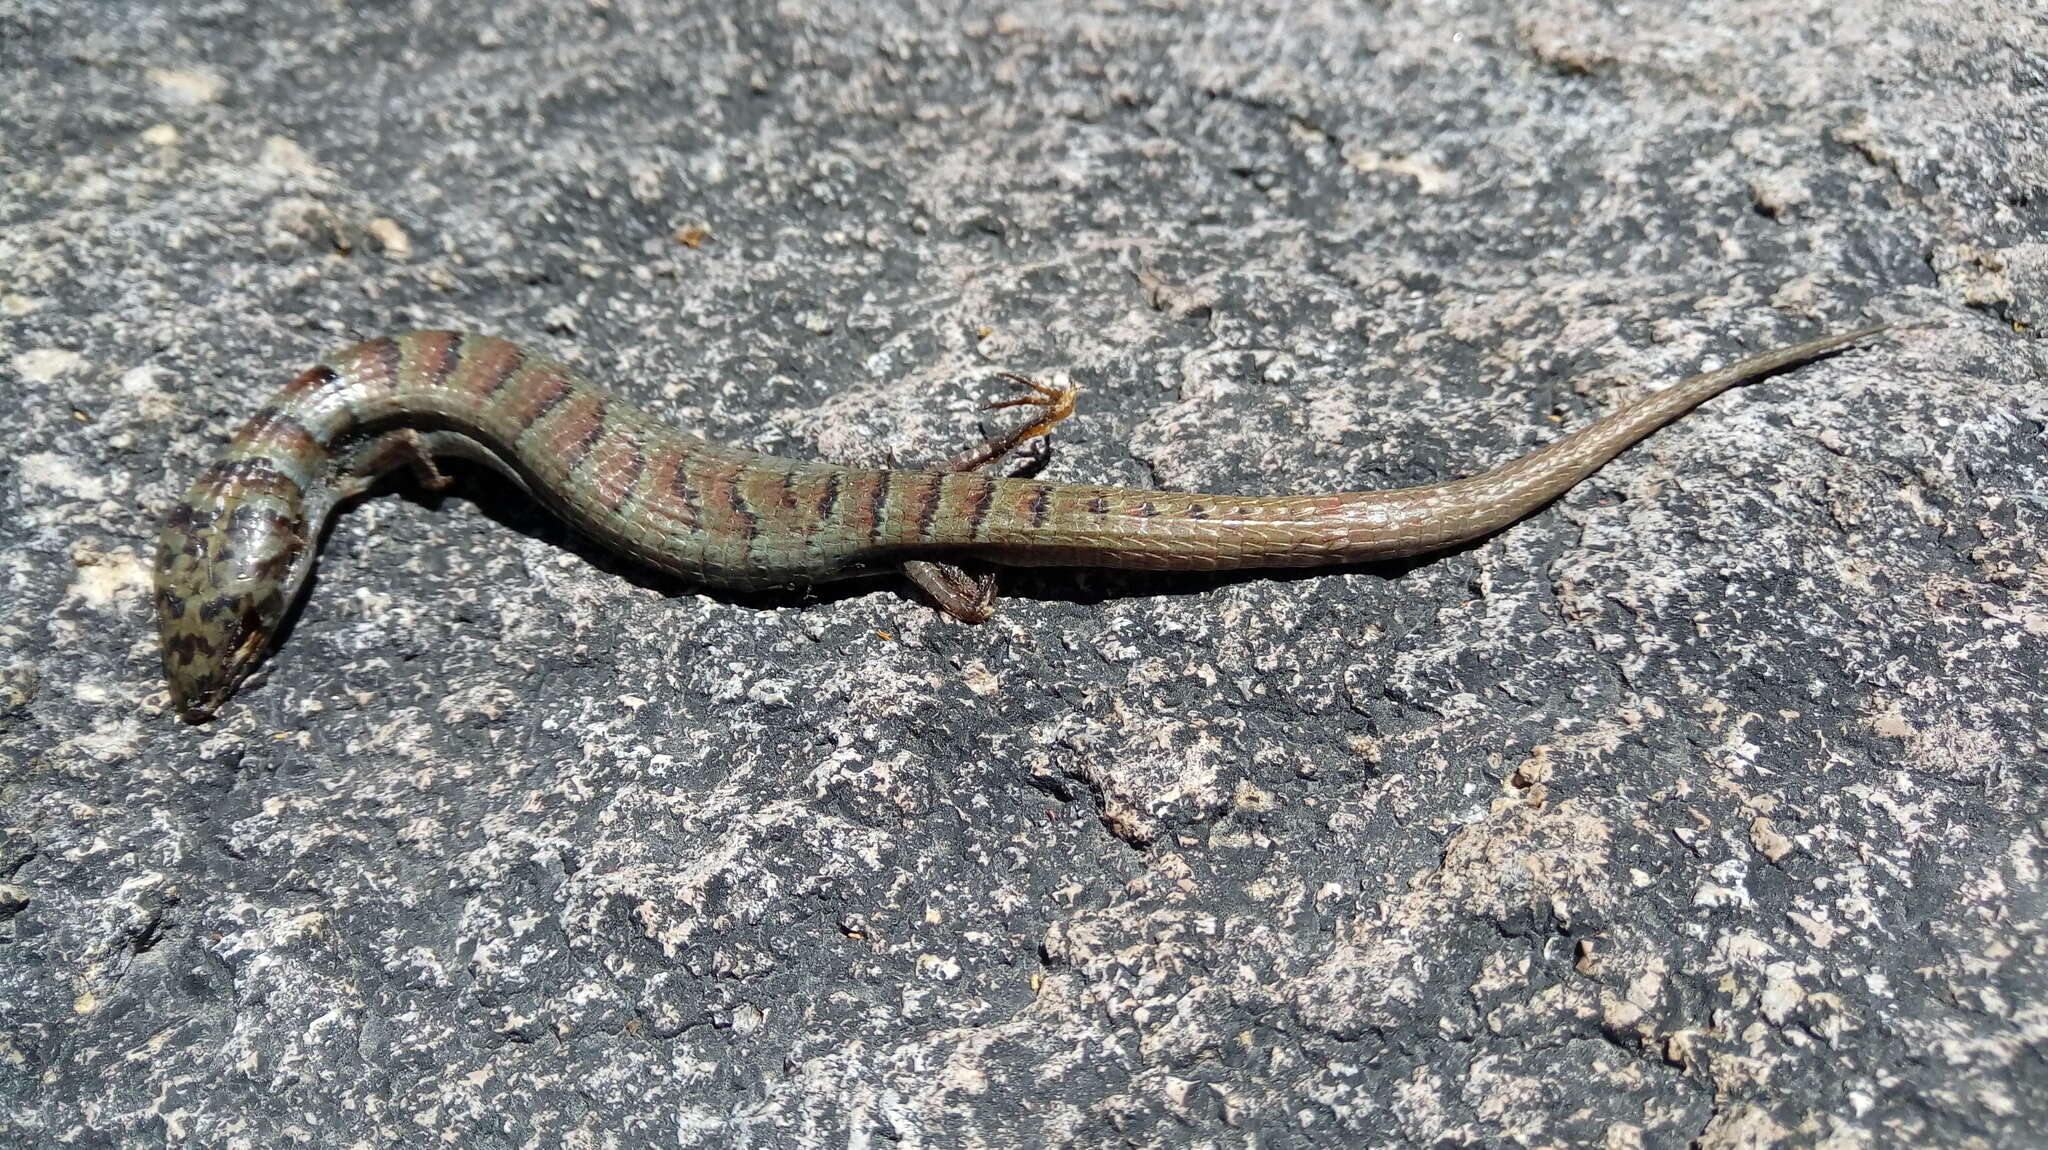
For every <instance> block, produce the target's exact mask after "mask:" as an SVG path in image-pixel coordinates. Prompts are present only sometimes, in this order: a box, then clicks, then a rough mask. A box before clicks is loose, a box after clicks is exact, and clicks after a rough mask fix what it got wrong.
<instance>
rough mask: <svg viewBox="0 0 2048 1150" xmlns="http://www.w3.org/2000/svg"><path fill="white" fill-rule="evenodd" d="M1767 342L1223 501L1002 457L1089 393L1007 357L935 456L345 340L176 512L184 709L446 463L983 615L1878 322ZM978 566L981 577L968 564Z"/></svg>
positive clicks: (1344, 506)
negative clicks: (1409, 469)
mask: <svg viewBox="0 0 2048 1150" xmlns="http://www.w3.org/2000/svg"><path fill="white" fill-rule="evenodd" d="M1886 326H1887V325H1885V324H1872V325H1869V326H1864V327H1859V328H1857V329H1855V330H1852V331H1846V332H1842V333H1839V334H1834V335H1827V336H1822V337H1820V338H1817V339H1811V340H1807V341H1805V342H1802V343H1795V344H1791V345H1788V346H1784V347H1780V348H1777V349H1775V350H1771V351H1767V352H1764V353H1762V354H1760V355H1756V356H1752V357H1750V358H1747V359H1743V360H1741V361H1739V362H1736V363H1733V364H1729V365H1727V366H1725V367H1721V368H1719V369H1717V370H1713V371H1708V372H1705V373H1703V374H1700V375H1695V376H1693V377H1691V378H1689V379H1685V380H1683V381H1680V382H1677V383H1674V384H1671V385H1669V386H1667V387H1664V388H1662V389H1659V390H1656V391H1652V392H1650V393H1648V394H1646V395H1644V396H1642V397H1640V398H1638V399H1636V400H1634V401H1633V402H1630V403H1628V404H1626V405H1624V406H1622V407H1621V408H1619V409H1618V410H1616V411H1614V412H1613V413H1611V414H1609V415H1607V416H1606V417H1605V418H1602V419H1600V420H1597V421H1596V422H1594V423H1591V424H1589V425H1587V426H1585V427H1582V428H1580V429H1579V430H1577V431H1574V432H1572V433H1570V434H1568V435H1566V436H1564V437H1562V438H1560V439H1558V440H1557V441H1555V442H1553V443H1551V444H1549V445H1548V446H1545V447H1541V448H1538V449H1536V450H1534V451H1531V452H1529V453H1528V454H1526V455H1523V456H1521V457H1519V458H1517V459H1513V460H1510V461H1509V462H1507V463H1504V464H1501V465H1500V466H1498V467H1495V468H1493V469H1491V470H1489V471H1485V472H1482V473H1480V474H1477V475H1472V476H1469V477H1466V478H1462V479H1456V480H1452V481H1449V482H1444V483H1436V484H1430V485H1426V486H1419V487H1407V488H1401V489H1395V490H1380V491H1356V492H1340V493H1332V494H1294V495H1260V496H1252V495H1222V494H1202V493H1194V492H1180V491H1162V490H1146V489H1140V488H1128V487H1115V486H1103V485H1098V484H1089V483H1058V482H1049V481H1043V480H1039V479H1027V478H1017V477H1005V476H995V475H990V474H988V473H987V471H986V470H985V468H986V466H987V465H988V464H990V463H993V462H994V461H996V460H998V459H1000V458H1002V457H1003V456H1004V455H1006V454H1007V453H1009V452H1010V451H1012V450H1014V449H1015V448H1017V447H1018V446H1020V445H1021V444H1023V443H1025V442H1026V441H1028V440H1031V439H1034V438H1036V437H1038V436H1042V435H1045V434H1046V433H1048V432H1049V431H1051V430H1052V428H1053V426H1054V425H1056V424H1058V423H1059V422H1060V421H1062V420H1064V419H1066V418H1067V417H1068V416H1069V415H1071V414H1072V413H1073V411H1074V406H1075V397H1076V394H1077V391H1078V388H1077V387H1076V386H1075V385H1074V384H1073V383H1072V382H1071V381H1070V380H1068V379H1066V378H1065V377H1061V378H1059V379H1057V380H1056V381H1055V382H1053V383H1051V384H1043V383H1038V382H1036V381H1033V380H1030V379H1026V378H1025V377H1023V376H1019V375H1011V374H1008V373H1005V378H1007V379H1009V380H1011V381H1012V382H1014V383H1017V384H1020V385H1022V387H1023V389H1024V390H1023V391H1022V392H1021V393H1020V394H1019V395H1017V396H1015V397H1013V398H1010V399H1008V400H1005V401H1002V402H1000V403H995V404H991V405H990V406H991V407H992V408H1007V407H1027V408H1031V409H1033V410H1032V411H1031V415H1032V418H1031V419H1030V420H1028V421H1026V422H1023V423H1021V424H1019V426H1017V427H1015V428H1014V429H1012V430H1010V431H1008V432H1006V433H1004V434H1001V435H998V436H995V437H993V438H990V439H989V440H987V441H986V442H984V443H982V444H979V445H977V446H975V447H973V448H970V449H968V450H966V451H964V452H962V453H961V454H959V455H958V456H955V457H954V458H952V459H950V460H947V461H945V462H944V463H942V464H939V465H937V466H933V467H928V468H923V469H906V468H895V467H850V466H839V465H836V464H831V463H822V462H808V461H803V460H796V459H787V458H782V457H778V456H772V455H766V454H762V453H759V452H754V451H748V450H743V449H740V448H735V447H729V446H723V445H720V444H716V443H712V442H710V441H708V440H706V439H703V438H700V437H698V436H696V435H693V434H691V433H689V432H686V431H683V430H680V429H678V428H675V427H672V426H670V425H667V424H665V423H663V422H661V421H660V420H659V419H657V418H656V417H654V416H653V415H651V414H649V413H648V412H646V411H644V410H642V409H641V408H639V407H636V406H635V405H633V404H632V403H630V402H628V401H627V400H625V399H622V398H620V397H619V396H617V395H614V394H612V393H610V392H608V391H605V390H603V389H602V388H599V387H597V386H596V385H594V384H592V383H590V382H589V381H587V380H585V379H584V378H583V377H582V376H580V375H579V374H577V373H576V372H575V371H573V370H572V369H570V368H569V367H567V366H565V365H563V364H561V363H559V362H556V361H554V360H551V359H549V358H547V357H546V356H544V355H541V354H538V353H536V352H533V351H531V350H528V349H527V348H525V347H522V346H520V345H519V344H516V343H513V342H510V341H508V340H504V339H499V338H496V337H493V336H487V335H475V334H468V333H463V332H454V331H416V332H407V333H404V334H400V335H393V336H382V337H378V338H374V339H369V340H365V341H363V342H360V343H357V344H355V345H353V346H350V347H347V348H344V349H341V350H339V351H336V352H333V353H331V354H329V355H328V356H326V357H325V358H323V359H321V360H320V361H319V362H318V363H316V364H315V365H314V366H312V367H311V368H308V369H307V370H305V371H304V372H302V373H301V374H300V375H298V376H297V377H296V378H294V379H293V380H292V381H291V382H290V383H289V384H288V385H286V386H285V387H284V389H283V390H281V391H279V392H278V393H277V394H276V395H275V396H274V397H272V399H271V400H270V402H269V403H268V404H267V405H265V406H264V407H263V408H262V409H261V410H259V411H258V412H257V413H256V414H255V415H254V416H253V417H251V418H250V419H249V421H248V422H247V423H246V424H244V425H243V426H242V428H241V430H240V431H239V432H237V433H236V434H235V436H234V437H233V439H232V440H231V441H230V442H229V444H228V445H227V448H226V450H225V451H224V452H222V454H221V455H220V456H219V457H218V458H217V459H216V460H214V462H213V463H211V464H210V465H208V466H207V467H206V468H205V469H204V470H203V471H201V472H200V473H199V475H198V477H197V478H196V479H195V480H194V481H193V482H192V484H191V486H190V487H189V489H188V490H187V491H186V492H185V494H184V496H183V498H181V499H180V500H178V501H177V503H176V504H175V505H173V507H172V508H171V510H170V513H169V515H168V516H167V517H166V520H165V522H164V526H163V529H162V532H161V534H160V536H159V539H158V551H157V560H156V570H155V583H156V596H155V597H156V607H157V617H158V626H159V634H160V637H161V640H162V650H163V668H164V675H165V678H166V680H167V682H168V684H169V688H170V700H171V703H172V706H173V709H174V710H175V711H176V712H177V714H178V715H179V716H180V717H181V718H183V719H185V720H186V721H188V722H193V723H199V722H204V721H205V720H206V719H208V718H210V717H211V716H212V715H213V714H214V713H215V712H216V711H218V710H219V709H220V707H221V706H222V705H223V704H224V703H225V701H226V700H227V699H228V698H229V696H231V695H232V694H233V693H234V691H235V690H236V688H237V687H238V686H240V685H241V684H242V682H243V681H244V680H245V679H246V678H247V677H248V675H249V674H250V673H251V672H252V671H253V670H254V669H255V668H256V667H257V666H258V665H259V664H260V663H261V661H262V660H263V659H264V657H265V656H266V654H267V652H268V650H269V647H270V644H271V642H272V640H273V639H274V638H275V637H276V635H277V633H278V630H279V628H280V626H281V624H282V623H283V622H284V620H285V618H286V616H287V614H288V613H289V611H290V610H291V608H292V606H293V605H294V603H295V602H296V601H297V600H298V599H299V598H300V597H301V596H302V595H303V594H304V592H305V588H306V584H307V577H308V576H309V575H310V574H311V572H312V569H313V563H314V557H315V554H316V552H317V551H318V548H319V540H320V539H321V537H322V535H323V532H324V529H325V527H326V525H327V523H328V520H329V518H330V517H331V516H332V514H333V513H334V511H335V510H336V509H337V508H338V507H340V506H342V505H343V504H345V503H347V502H348V501H349V500H351V499H353V498H355V497H357V496H359V495H361V494H362V493H363V492H364V491H366V490H368V489H369V487H370V486H372V485H373V484H374V483H375V482H376V481H377V480H378V479H379V478H381V477H382V476H384V475H386V474H387V473H390V472H392V471H394V470H399V469H404V468H410V469H411V470H413V471H414V472H415V473H416V474H417V475H418V477H419V478H420V480H421V481H422V482H423V483H424V484H426V485H427V486H429V487H433V488H439V487H441V486H443V485H445V484H446V483H447V478H446V477H445V476H443V475H442V474H441V472H440V470H439V469H438V468H437V467H436V466H435V464H434V460H435V459H436V458H439V457H455V458H462V459H468V460H472V461H476V462H480V463H482V464H484V465H486V466H488V467H490V468H493V469H495V470H496V471H498V472H501V473H502V474H504V475H505V476H506V477H507V478H509V479H510V480H511V481H512V482H513V483H514V484H516V485H517V486H518V487H519V488H521V489H523V490H524V491H525V492H527V493H528V494H530V495H532V496H533V497H535V498H537V499H538V500H540V501H541V502H542V503H544V504H545V505H547V506H548V507H549V508H550V509H552V510H553V511H554V512H555V513H556V514H558V515H559V516H560V517H561V518H562V519H564V520H566V521H567V522H568V523H569V524H571V525H572V526H574V527H575V528H577V529H579V530H580V531H582V532H583V533H585V534H586V535H588V536H590V537H591V538H593V539H595V540H597V541H598V542H599V543H600V544H602V545H603V546H605V547H607V548H609V549H611V550H613V551H616V552H618V553H620V554H623V555H626V556H629V557H630V558H632V559H634V560H637V561H638V562H641V563H644V564H646V565H648V566H650V567H653V568H656V569H659V570H661V571H664V572H667V573H670V574H672V575H677V576H682V577H685V578H688V579H692V580H695V581H698V582H700V583H702V584H704V585H707V586H710V587H717V588H727V589H733V590H759V589H772V588H803V587H808V586H811V585H814V584H818V583H824V582H828V581H832V580H838V579H847V578H853V577H858V576H863V575H872V574H877V573H885V572H889V571H900V572H902V573H903V574H905V575H907V576H908V577H909V578H910V580H911V581H912V582H913V583H915V584H916V585H917V586H918V587H920V588H921V589H922V590H923V591H924V592H925V593H926V594H927V595H929V596H930V598H931V599H932V601H933V602H934V603H935V604H936V605H937V606H938V608H939V609H940V610H942V611H943V612H944V613H946V614H947V615H950V616H952V617H953V618H955V619H959V620H961V621H964V622H980V621H983V620H986V619H988V618H989V617H990V616H991V614H992V613H993V611H994V609H995V593H996V581H995V576H994V574H993V571H992V570H989V568H1001V567H1027V566H1070V567H1106V568H1125V569H1141V570H1151V571H1226V570H1235V569H1244V568H1281V567H1314V566H1327V565H1338V564H1353V563H1359V562H1366V561H1374V560H1386V559H1396V558H1402V557H1408V556H1417V555H1426V554H1430V553H1433V552H1438V551H1443V550H1446V549H1448V548H1452V547H1456V546H1458V545H1460V544H1463V543H1466V542H1470V541H1472V540H1475V539H1480V538H1484V537H1485V536H1487V535H1490V534H1492V533H1493V532H1495V531H1498V530H1500V529H1502V528H1504V527H1506V526H1508V525H1510V524H1512V523H1514V522H1516V521H1517V520H1520V519H1522V518H1523V517H1525V516H1527V515H1529V514H1530V513H1532V512H1534V511H1535V510H1537V509H1538V508H1540V507H1542V506H1543V505H1545V504H1547V503H1549V502H1550V501H1551V500H1553V499H1555V498H1557V497H1558V496H1559V495H1561V494H1562V493H1564V492H1565V491H1567V490H1569V489H1570V488H1571V487H1573V486H1574V485H1576V484H1577V483H1578V482H1579V481H1580V480H1582V479H1584V478H1585V477H1586V476H1588V475H1590V474H1592V473H1593V472H1594V471H1595V470H1597V469H1598V468H1600V467H1601V466H1602V465H1603V464H1605V463H1606V462H1607V461H1608V460H1610V459H1612V458H1614V456H1616V455H1618V454H1620V453H1621V452H1622V451H1624V450H1626V449H1627V448H1628V447H1630V446H1631V445H1633V444H1635V443H1636V442H1638V441H1640V440H1641V439H1643V438H1644V437H1645V436H1647V435H1649V434H1650V433H1651V432H1653V431H1655V430H1656V429H1658V428H1659V427H1662V426H1664V425H1665V424H1667V423H1669V422H1671V421H1672V420H1674V419H1677V418H1678V417H1679V416H1681V415H1683V414H1685V413H1686V412H1688V411H1690V410H1692V409H1693V408H1694V407H1697V406H1698V405H1699V404H1701V403H1704V402H1706V401H1707V400H1709V399H1711V398H1713V397H1714V396H1716V395H1719V394H1721V393H1722V392H1724V391H1726V390H1728V389H1729V388H1731V387H1734V386H1736V385H1738V384H1743V383H1747V382H1750V381H1752V380H1755V379H1757V378H1759V377H1761V376H1764V375H1767V374H1770V373H1772V372H1775V371H1778V370H1781V369H1784V368H1787V367H1791V366H1795V365H1797V364H1800V363H1803V362H1806V361H1809V360H1812V359H1814V358H1816V357H1818V356H1821V355H1823V354H1826V353H1829V352H1833V351H1835V350H1836V349H1839V348H1842V347H1844V346H1846V345H1849V344H1852V343H1855V342H1857V341H1860V340H1863V339H1866V338H1868V337H1870V336H1872V335H1875V334H1877V333H1878V332H1880V331H1882V330H1884V328H1885V327H1886ZM963 564H965V565H969V566H972V567H974V568H976V569H975V570H969V566H963Z"/></svg>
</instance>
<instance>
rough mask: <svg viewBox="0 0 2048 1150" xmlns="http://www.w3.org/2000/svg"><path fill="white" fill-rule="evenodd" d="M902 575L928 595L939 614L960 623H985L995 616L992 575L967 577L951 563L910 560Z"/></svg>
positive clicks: (966, 574)
mask: <svg viewBox="0 0 2048 1150" xmlns="http://www.w3.org/2000/svg"><path fill="white" fill-rule="evenodd" d="M903 574H904V576H905V577H906V578H908V579H909V580H910V581H911V582H912V583H915V584H917V586H918V589H919V590H921V591H923V592H924V593H925V594H926V595H929V596H931V599H932V602H933V603H934V604H936V605H937V606H938V608H939V610H940V611H943V612H944V613H946V614H947V615H950V616H952V617H953V618H955V619H958V620H959V621H960V622H962V623H986V622H988V621H989V618H990V617H991V616H993V615H994V614H995V613H996V577H995V573H994V572H992V571H990V572H984V573H982V574H980V575H974V574H970V573H969V572H967V571H965V570H963V569H962V568H959V567H956V566H954V565H953V564H951V563H940V562H937V561H935V560H931V559H912V560H909V561H907V562H905V563H904V564H903Z"/></svg>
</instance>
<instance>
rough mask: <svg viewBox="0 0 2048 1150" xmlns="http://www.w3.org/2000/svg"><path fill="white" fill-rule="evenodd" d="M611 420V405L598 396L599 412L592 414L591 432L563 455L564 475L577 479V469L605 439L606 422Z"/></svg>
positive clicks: (573, 444) (584, 434)
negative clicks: (598, 442)
mask: <svg viewBox="0 0 2048 1150" xmlns="http://www.w3.org/2000/svg"><path fill="white" fill-rule="evenodd" d="M610 418H611V405H610V404H609V403H606V402H605V399H604V397H603V396H598V397H597V410H596V411H595V412H593V413H591V417H590V430H589V431H586V432H584V433H583V437H582V438H581V439H578V440H577V441H576V442H574V443H572V444H570V445H569V449H568V450H567V451H565V452H563V453H562V470H563V473H564V474H566V475H568V476H569V477H570V478H572V479H573V478H575V476H576V468H577V467H578V466H580V465H581V464H582V463H583V461H584V460H585V459H587V458H589V457H590V449H591V448H592V447H595V446H597V441H598V440H600V439H602V438H604V431H605V426H606V421H607V420H609V419H610Z"/></svg>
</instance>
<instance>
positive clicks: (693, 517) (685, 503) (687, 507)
mask: <svg viewBox="0 0 2048 1150" xmlns="http://www.w3.org/2000/svg"><path fill="white" fill-rule="evenodd" d="M668 491H669V494H670V495H673V496H675V501H676V510H677V511H679V512H681V513H682V514H681V519H682V521H683V530H685V531H692V532H694V531H696V530H697V527H698V524H699V523H701V522H702V521H703V519H704V512H703V510H702V509H701V508H699V507H698V506H697V492H696V489H695V488H692V487H691V486H690V468H689V463H688V457H686V456H683V457H678V458H677V459H676V468H675V471H674V472H673V473H671V474H670V476H669V481H668Z"/></svg>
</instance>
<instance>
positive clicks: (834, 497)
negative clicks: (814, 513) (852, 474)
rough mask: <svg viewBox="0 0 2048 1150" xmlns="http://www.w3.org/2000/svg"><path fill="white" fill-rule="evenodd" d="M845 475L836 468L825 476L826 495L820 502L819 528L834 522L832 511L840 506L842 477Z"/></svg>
mask: <svg viewBox="0 0 2048 1150" xmlns="http://www.w3.org/2000/svg"><path fill="white" fill-rule="evenodd" d="M845 474H846V473H845V472H843V471H840V470H838V469H836V468H835V469H834V470H833V471H832V472H830V473H829V474H827V475H826V476H825V494H824V496H823V497H822V498H820V499H819V500H818V526H820V527H823V526H825V525H827V524H829V523H831V522H832V509H833V508H834V507H837V506H838V505H839V482H840V477H841V476H843V475H845Z"/></svg>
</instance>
